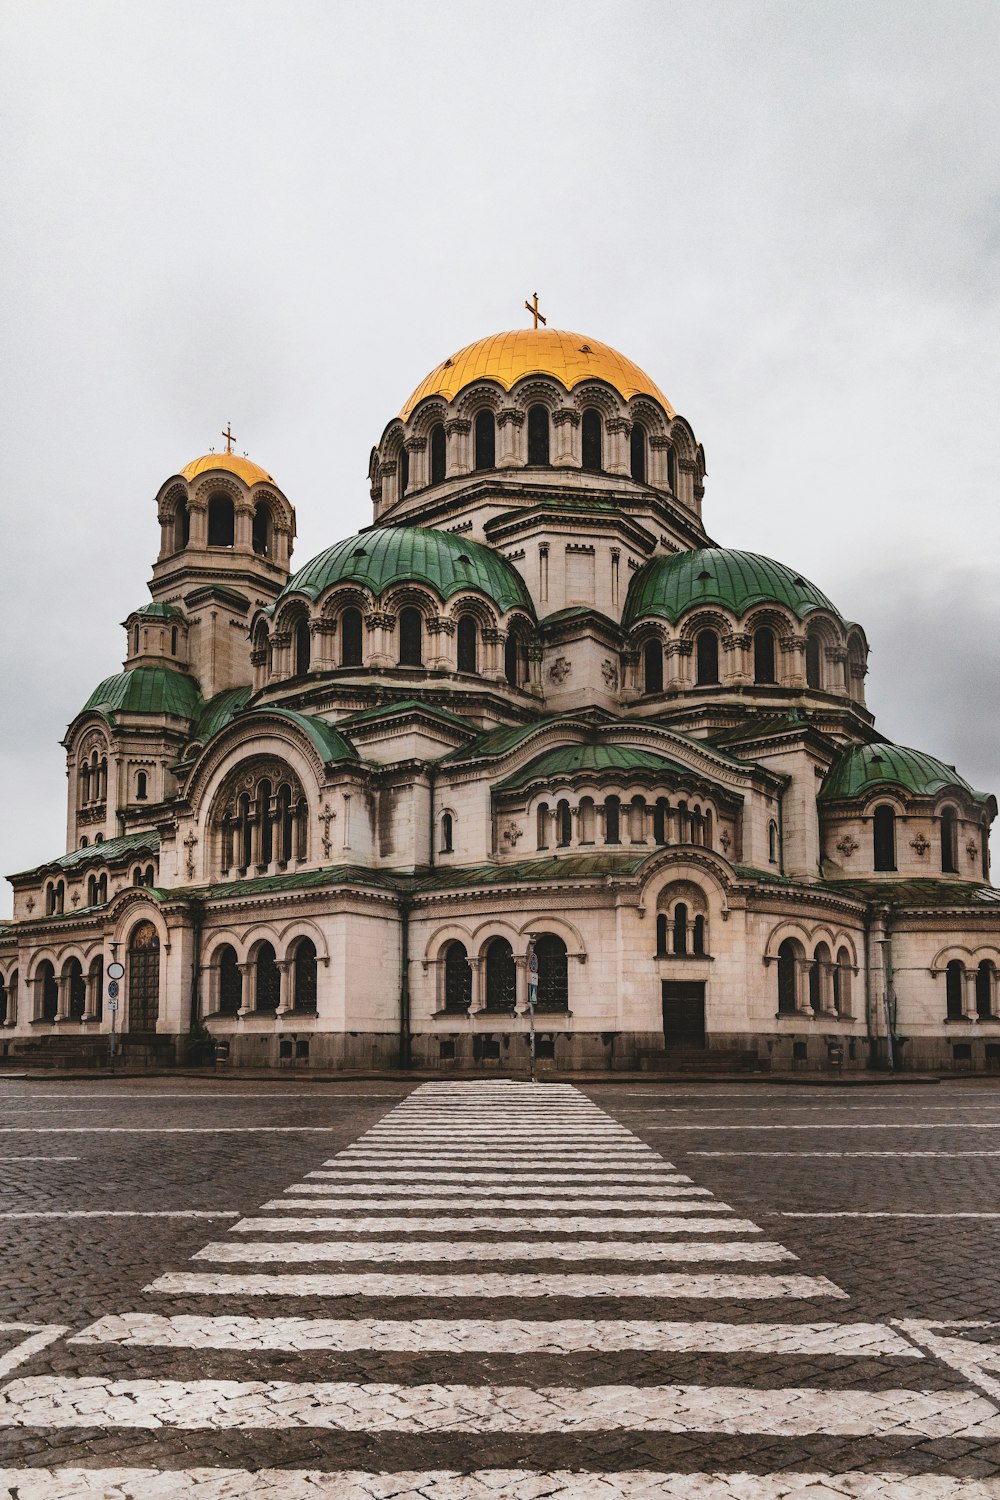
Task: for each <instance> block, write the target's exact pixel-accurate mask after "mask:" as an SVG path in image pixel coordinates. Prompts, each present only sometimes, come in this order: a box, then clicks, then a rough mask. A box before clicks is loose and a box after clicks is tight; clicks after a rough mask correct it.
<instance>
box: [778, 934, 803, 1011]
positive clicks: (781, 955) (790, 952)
mask: <svg viewBox="0 0 1000 1500" xmlns="http://www.w3.org/2000/svg"><path fill="white" fill-rule="evenodd" d="M798 966H799V949H798V944H797V943H796V942H795V940H794V939H793V938H785V941H784V942H783V943H782V945H781V947H780V948H779V949H778V1014H779V1015H780V1016H793V1015H794V1014H795V1012H796V1010H797V1009H798Z"/></svg>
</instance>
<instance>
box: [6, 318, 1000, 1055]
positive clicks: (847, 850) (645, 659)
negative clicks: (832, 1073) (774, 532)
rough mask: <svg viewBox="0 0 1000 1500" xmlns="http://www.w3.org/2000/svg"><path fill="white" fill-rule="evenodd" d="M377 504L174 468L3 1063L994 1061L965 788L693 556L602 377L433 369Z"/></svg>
mask: <svg viewBox="0 0 1000 1500" xmlns="http://www.w3.org/2000/svg"><path fill="white" fill-rule="evenodd" d="M370 478H371V493H372V500H373V502H374V509H375V524H374V526H373V527H372V528H370V529H368V530H365V531H362V532H360V533H359V534H358V535H357V536H352V537H348V538H347V540H345V541H340V542H337V543H335V544H334V545H333V546H332V547H330V548H329V549H328V550H327V551H325V552H322V553H320V555H319V556H318V557H315V558H313V559H312V560H311V561H310V562H308V563H306V565H305V566H304V567H303V568H301V569H300V570H299V571H298V572H294V573H292V572H290V557H291V551H292V541H293V538H294V535H295V512H294V509H293V507H292V505H291V503H290V501H289V500H288V499H287V498H286V497H285V495H284V494H283V493H282V491H281V489H280V487H279V485H278V484H277V483H276V482H275V481H274V480H273V479H272V478H271V476H270V475H269V474H267V473H266V472H265V471H264V470H263V469H262V468H259V467H258V466H257V465H256V464H255V463H251V462H250V461H249V460H247V459H244V458H240V457H238V456H236V455H235V454H233V453H230V452H225V453H218V454H208V455H206V456H205V457H204V458H199V459H197V460H196V461H195V462H193V463H190V464H188V465H187V466H186V467H185V468H183V469H182V470H181V471H180V472H179V473H177V474H174V475H172V476H171V477H170V478H169V479H167V481H166V482H165V484H164V485H163V487H162V488H161V490H160V492H159V494H158V495H157V496H156V511H157V520H158V522H159V528H160V545H159V553H158V556H157V559H156V562H155V563H154V565H153V571H152V578H151V580H150V584H149V592H150V594H151V596H152V597H151V600H150V602H147V603H146V604H142V605H139V606H138V607H137V608H136V609H135V611H134V612H133V613H132V614H130V615H129V616H128V618H127V620H126V621H125V622H124V626H125V632H126V637H127V654H126V658H125V662H124V668H123V670H122V671H121V672H118V673H116V674H115V675H113V676H110V677H107V678H106V679H105V680H104V681H103V682H101V683H100V684H99V685H98V686H97V687H96V688H95V689H94V691H93V693H91V695H90V697H89V698H88V700H87V702H86V703H85V704H84V705H83V707H82V708H81V710H80V711H79V713H77V714H76V716H75V717H74V718H73V720H72V722H71V724H70V725H69V729H68V731H67V734H66V738H65V741H64V743H65V747H66V755H67V770H68V787H69V798H68V810H67V839H66V847H67V850H68V852H67V853H65V854H62V855H60V856H58V857H56V858H53V859H51V860H49V861H47V862H46V863H44V864H41V865H39V866H37V867H36V868H35V869H33V870H29V871H26V872H24V873H23V874H19V875H15V876H14V877H12V883H13V886H14V918H13V921H12V922H11V923H10V924H9V925H7V926H6V927H4V928H3V929H2V937H0V979H2V985H3V990H2V1004H3V1007H4V1026H5V1030H4V1032H3V1039H4V1040H3V1047H4V1051H5V1053H6V1054H7V1055H8V1057H16V1056H19V1055H26V1053H27V1051H28V1050H34V1051H36V1052H37V1051H39V1050H47V1051H50V1052H52V1053H54V1054H56V1055H60V1054H67V1053H69V1052H72V1050H73V1049H74V1048H75V1049H77V1050H78V1051H79V1052H80V1054H81V1055H83V1054H85V1053H87V1052H88V1050H89V1052H90V1053H93V1054H96V1053H97V1052H100V1053H101V1054H102V1055H103V1054H104V1053H106V1051H107V1038H106V1036H104V1033H106V1032H107V1031H108V1030H109V1027H110V1022H111V1014H110V1010H109V1006H108V1003H107V999H106V998H105V997H106V989H107V969H108V966H109V963H110V962H111V961H112V960H113V959H115V960H120V961H121V962H122V963H123V964H124V968H125V975H124V978H123V980H122V984H121V988H122V1000H121V1009H120V1010H119V1011H118V1013H117V1022H118V1025H119V1027H120V1030H121V1032H122V1034H123V1038H124V1042H125V1046H126V1051H127V1053H128V1054H129V1055H131V1056H132V1057H133V1058H136V1059H143V1058H145V1059H149V1060H165V1059H170V1058H173V1057H174V1056H177V1057H180V1056H181V1055H182V1054H183V1042H184V1038H185V1036H186V1034H187V1033H188V1032H189V1029H190V1028H191V1026H192V1025H193V1024H203V1025H204V1026H206V1027H207V1028H208V1030H209V1031H210V1032H211V1034H212V1036H213V1038H215V1040H216V1041H223V1042H227V1043H228V1045H229V1055H230V1058H231V1059H232V1061H233V1062H237V1063H241V1064H247V1065H255V1066H257V1065H274V1066H279V1065H281V1064H283V1063H284V1064H291V1065H295V1064H296V1063H297V1064H299V1065H306V1063H308V1064H309V1065H312V1066H317V1065H319V1066H324V1067H325V1066H333V1067H337V1066H345V1067H358V1066H366V1065H384V1064H393V1063H395V1062H397V1060H401V1061H402V1062H404V1063H405V1062H407V1061H408V1060H410V1059H412V1061H413V1062H414V1063H416V1064H419V1065H421V1066H429V1067H432V1068H436V1067H444V1068H447V1067H452V1066H476V1067H479V1068H482V1069H484V1070H489V1069H497V1068H500V1069H521V1068H523V1067H525V1065H526V1062H527V1056H528V1049H527V1040H526V1038H527V1030H528V1020H527V1015H526V1001H527V973H528V962H529V954H530V952H531V949H532V945H533V948H534V952H535V953H536V954H537V958H538V971H539V972H538V981H539V984H538V1009H537V1015H536V1021H537V1030H538V1048H539V1056H540V1059H541V1060H542V1061H543V1063H544V1062H545V1061H546V1060H547V1059H551V1060H552V1061H553V1062H554V1064H555V1066H557V1067H587V1068H629V1067H633V1066H636V1065H641V1064H643V1063H646V1064H647V1065H649V1064H652V1065H654V1066H655V1065H656V1062H657V1060H658V1059H663V1058H664V1057H666V1059H667V1060H669V1061H678V1060H680V1059H681V1057H682V1054H683V1053H685V1052H687V1054H688V1056H689V1058H690V1057H691V1055H692V1054H693V1055H695V1056H697V1054H699V1053H701V1052H702V1051H703V1050H704V1049H710V1050H711V1051H712V1052H713V1053H714V1054H715V1057H714V1058H713V1059H712V1060H713V1061H714V1062H715V1063H716V1065H718V1066H725V1065H727V1064H728V1065H733V1066H736V1065H739V1064H746V1063H747V1062H748V1061H749V1062H755V1063H759V1064H760V1065H762V1066H765V1067H766V1066H769V1065H770V1066H772V1067H781V1068H785V1067H789V1066H792V1065H798V1066H801V1067H825V1066H826V1065H827V1064H828V1063H829V1062H830V1061H831V1060H840V1059H842V1060H843V1065H844V1066H845V1067H847V1068H863V1067H865V1066H868V1065H872V1064H879V1065H882V1064H884V1063H886V1062H887V1061H888V1060H889V1057H890V1052H891V1055H892V1059H893V1060H894V1062H895V1064H896V1065H897V1066H902V1067H923V1066H934V1067H951V1066H959V1067H974V1068H982V1067H986V1066H990V1065H991V1064H992V1065H994V1066H996V1065H997V1060H998V1059H1000V1015H998V1008H1000V999H998V993H997V966H998V965H1000V905H998V904H997V902H998V899H1000V897H998V893H997V892H995V891H994V890H993V889H992V888H991V886H990V884H989V867H988V852H987V851H988V835H989V828H990V823H991V820H992V819H993V817H994V816H995V813H996V802H995V800H994V798H992V797H990V796H985V795H983V794H981V793H979V792H976V791H974V790H973V789H972V787H971V786H969V784H968V783H967V782H966V781H964V780H963V779H962V777H961V776H960V775H959V774H958V773H957V771H956V770H955V768H954V767H952V766H950V765H945V764H943V763H942V762H941V761H940V760H937V759H935V758H934V756H932V755H929V754H926V753H924V752H922V751H917V750H911V749H905V748H903V747H902V746H899V745H894V744H891V743H888V742H887V741H886V740H884V739H883V738H882V737H881V736H880V735H879V733H878V731H877V730H876V728H875V725H874V723H873V719H872V715H871V714H870V713H869V711H868V710H867V708H866V707H865V694H864V681H865V673H866V656H867V649H868V648H867V643H866V640H865V635H864V631H863V630H862V628H861V627H860V626H859V625H857V624H854V623H852V622H851V621H849V620H845V619H844V618H843V617H842V615H841V614H840V613H839V611H838V610H837V609H836V607H835V606H834V604H832V603H831V601H830V600H829V599H828V598H827V597H826V595H825V594H823V593H822V592H821V591H820V590H819V589H818V588H817V587H816V586H815V584H813V583H811V582H810V581H809V580H808V579H806V578H804V577H802V575H801V574H799V573H798V572H797V571H796V570H795V568H794V567H789V566H786V565H785V564H783V563H779V562H774V561H772V560H770V559H769V558H766V557H761V556H758V555H756V554H754V553H750V552H737V551H732V550H728V549H726V548H721V547H718V546H716V545H715V544H714V543H713V542H712V541H711V540H710V538H709V536H708V535H707V533H706V531H705V528H704V525H703V522H702V495H703V489H704V479H705V459H704V453H703V450H702V447H701V444H700V443H699V441H698V439H697V438H696V436H695V434H694V431H693V430H692V427H691V425H690V424H689V423H688V422H687V421H686V420H685V419H684V418H683V417H681V416H679V415H678V414H677V413H676V412H675V411H674V409H673V407H672V406H671V405H670V403H669V401H668V400H667V399H666V397H665V396H664V395H663V394H662V392H661V391H660V390H659V389H658V387H657V386H656V385H655V384H654V382H653V381H652V380H651V379H650V378H649V377H648V376H647V375H646V374H644V373H643V371H642V370H640V369H639V368H638V367H637V366H636V365H634V364H633V363H632V362H631V361H630V360H628V359H626V358H624V357H623V356H621V355H619V354H617V353H616V352H615V351H614V350H613V349H610V348H608V347H607V346H606V345H604V344H600V343H598V342H597V341H596V340H594V339H585V338H583V337H581V336H580V335H578V334H573V333H566V332H558V331H555V330H551V329H544V328H536V329H526V330H522V331H519V332H513V333H504V334H498V335H496V336H494V337H491V338H487V339H483V340H481V341H480V342H478V343H475V344H472V345H470V346H469V347H468V348H466V349H463V350H461V351H460V352H458V353H457V354H454V355H452V356H451V357H450V358H449V359H446V360H444V361H443V363H442V364H440V365H439V366H438V367H437V369H435V370H434V371H432V373H431V374H430V375H428V376H427V378H426V379H425V380H424V381H422V383H421V384H420V385H419V386H418V387H417V389H416V390H415V391H414V393H413V395H412V396H411V397H410V399H409V400H408V401H407V402H406V404H405V405H404V407H403V409H402V411H401V412H400V414H399V416H398V417H395V418H393V420H392V421H390V422H389V424H388V426H387V427H386V428H385V430H384V431H383V433H382V436H381V438H380V439H379V441H378V443H377V445H376V447H375V448H374V449H373V450H372V455H371V465H370Z"/></svg>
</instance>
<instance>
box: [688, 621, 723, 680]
mask: <svg viewBox="0 0 1000 1500" xmlns="http://www.w3.org/2000/svg"><path fill="white" fill-rule="evenodd" d="M694 649H695V661H696V662H697V673H698V675H697V683H698V686H699V687H708V686H710V685H711V684H713V683H716V682H718V680H719V637H718V636H717V635H716V633H715V631H714V630H699V632H698V635H697V638H696V640H695V643H694Z"/></svg>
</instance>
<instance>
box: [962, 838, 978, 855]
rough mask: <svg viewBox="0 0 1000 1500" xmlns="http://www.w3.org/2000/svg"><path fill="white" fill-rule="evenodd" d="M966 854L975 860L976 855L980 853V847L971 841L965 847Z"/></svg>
mask: <svg viewBox="0 0 1000 1500" xmlns="http://www.w3.org/2000/svg"><path fill="white" fill-rule="evenodd" d="M965 852H966V854H967V855H968V856H969V858H970V859H975V857H976V855H977V854H978V853H979V845H978V844H976V843H974V842H973V840H972V839H970V840H969V842H968V843H967V844H966V846H965Z"/></svg>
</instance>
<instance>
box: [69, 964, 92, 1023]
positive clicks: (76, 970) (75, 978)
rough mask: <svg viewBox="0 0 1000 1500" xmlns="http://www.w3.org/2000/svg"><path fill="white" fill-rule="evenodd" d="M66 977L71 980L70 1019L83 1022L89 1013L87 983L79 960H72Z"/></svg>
mask: <svg viewBox="0 0 1000 1500" xmlns="http://www.w3.org/2000/svg"><path fill="white" fill-rule="evenodd" d="M66 977H67V978H68V980H69V1018H70V1020H71V1021H82V1020H83V1018H84V1016H85V1015H86V1012H87V981H86V980H85V979H84V977H83V964H82V963H81V962H80V960H79V959H78V958H71V959H70V961H69V963H68V964H67V965H66Z"/></svg>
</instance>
